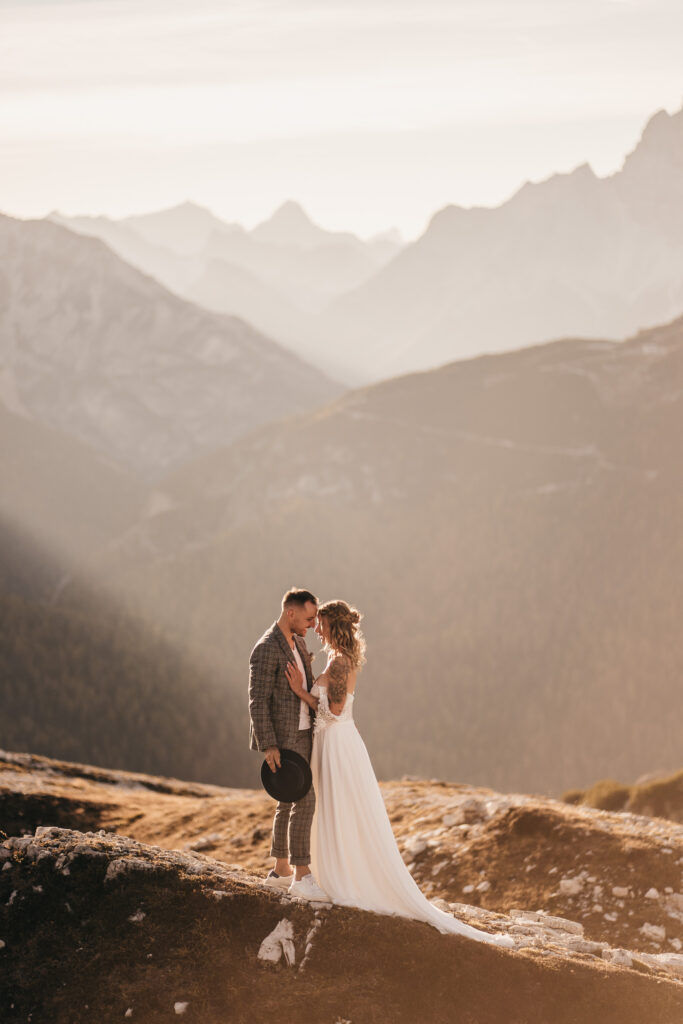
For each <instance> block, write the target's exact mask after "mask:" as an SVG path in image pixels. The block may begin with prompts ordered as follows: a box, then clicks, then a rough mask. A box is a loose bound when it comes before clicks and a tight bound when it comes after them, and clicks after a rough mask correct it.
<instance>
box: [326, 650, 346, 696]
mask: <svg viewBox="0 0 683 1024" xmlns="http://www.w3.org/2000/svg"><path fill="white" fill-rule="evenodd" d="M327 677H328V680H329V682H328V684H327V697H328V700H329V701H330V704H343V702H344V699H345V697H346V687H347V683H348V679H349V663H348V660H347V659H346V658H335V659H334V661H333V662H332V664H331V665H330V667H329V668H328V670H327Z"/></svg>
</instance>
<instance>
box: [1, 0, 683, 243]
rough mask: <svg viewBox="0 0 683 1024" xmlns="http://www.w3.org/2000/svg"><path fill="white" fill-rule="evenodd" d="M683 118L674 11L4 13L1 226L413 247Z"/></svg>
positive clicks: (520, 6)
mask: <svg viewBox="0 0 683 1024" xmlns="http://www.w3.org/2000/svg"><path fill="white" fill-rule="evenodd" d="M682 103H683V4H682V3H681V2H680V0H566V2H565V0H450V2H438V0H419V2H418V0H414V2H407V0H335V2H332V0H310V2H309V3H307V2H305V0H282V2H277V0H249V2H245V3H230V2H222V3H219V2H210V0H182V2H178V0H77V2H66V0H21V2H20V3H19V2H16V0H15V2H8V0H0V185H1V188H0V209H2V210H4V211H5V212H7V213H11V214H16V215H18V216H43V215H44V214H46V213H47V212H49V211H50V210H52V209H55V208H56V209H60V210H61V211H62V212H65V213H70V214H73V213H108V214H111V215H114V216H120V215H124V214H126V213H137V212H142V211H146V210H151V209H158V208H161V207H164V206H169V205H172V204H174V203H177V202H181V201H183V200H184V199H193V200H195V201H196V202H200V203H203V204H205V205H207V206H209V207H211V209H213V210H214V212H216V213H217V214H219V215H220V216H222V217H225V218H226V219H227V220H238V221H240V222H242V223H245V224H247V225H251V224H253V223H255V222H257V221H258V220H260V219H263V218H265V217H266V216H268V215H269V214H270V212H272V210H273V209H274V207H276V206H277V205H279V204H280V203H281V202H282V201H283V200H285V199H290V198H291V199H296V200H298V201H299V202H301V203H302V204H303V205H304V206H305V207H306V209H307V210H308V211H309V213H310V214H311V215H312V216H313V217H314V218H315V219H316V220H318V221H319V222H320V223H321V224H323V225H324V226H326V227H330V228H348V229H351V230H355V231H357V232H359V233H360V234H370V233H372V232H374V231H378V230H381V229H383V228H386V227H390V226H391V225H397V226H399V227H400V228H401V229H402V230H403V231H404V233H406V234H407V235H408V236H414V235H415V234H417V233H419V232H420V231H421V230H423V228H424V227H425V225H426V222H427V220H428V218H429V216H430V215H431V214H432V213H433V212H434V211H435V210H436V209H438V208H440V207H442V206H444V205H446V204H447V203H461V204H463V205H472V204H486V205H494V204H497V203H499V202H501V201H502V200H503V199H505V198H507V196H508V195H510V194H511V193H512V192H513V191H514V190H515V189H516V188H517V187H518V186H519V185H520V184H521V183H522V182H523V181H525V180H527V179H533V180H538V179H540V178H544V177H547V176H548V175H549V174H551V173H553V172H555V171H566V170H570V169H572V168H573V167H575V166H576V165H577V164H579V163H582V162H584V161H588V162H590V163H591V164H592V166H593V168H594V169H595V171H596V172H597V173H598V174H606V173H609V172H611V171H613V170H616V169H617V168H618V167H619V166H620V164H621V162H622V160H623V157H624V155H625V154H626V153H627V152H628V151H629V150H630V149H632V148H633V146H634V145H635V143H636V141H637V139H638V137H639V135H640V132H641V130H642V127H643V125H644V123H645V122H646V120H647V119H648V117H649V116H650V115H651V114H653V113H654V112H655V111H656V110H658V109H660V108H662V107H664V108H665V109H667V110H669V111H670V112H673V111H675V110H678V109H680V107H681V105H682Z"/></svg>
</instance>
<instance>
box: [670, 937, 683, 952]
mask: <svg viewBox="0 0 683 1024" xmlns="http://www.w3.org/2000/svg"><path fill="white" fill-rule="evenodd" d="M669 944H670V945H672V946H673V948H674V949H675V950H676V952H678V951H679V950H681V949H683V942H681V940H680V939H679V938H675V939H669Z"/></svg>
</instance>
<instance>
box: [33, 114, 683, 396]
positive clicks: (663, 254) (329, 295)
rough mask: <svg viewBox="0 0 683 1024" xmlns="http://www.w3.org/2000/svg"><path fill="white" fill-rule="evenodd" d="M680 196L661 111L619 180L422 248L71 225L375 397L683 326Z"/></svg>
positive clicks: (461, 228)
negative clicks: (490, 360) (439, 373)
mask: <svg viewBox="0 0 683 1024" xmlns="http://www.w3.org/2000/svg"><path fill="white" fill-rule="evenodd" d="M681 182H683V110H681V111H679V112H678V113H676V114H673V115H669V114H668V113H667V112H666V111H659V113H657V114H655V115H654V117H652V118H651V120H650V121H649V122H648V124H647V125H646V127H645V129H644V131H643V134H642V138H641V139H640V141H639V143H638V145H637V146H636V147H635V149H634V151H633V152H632V153H630V154H629V155H628V156H627V157H626V159H625V161H624V165H623V167H622V169H621V170H620V171H619V172H617V173H616V174H613V175H611V176H609V177H607V178H598V177H596V175H595V174H594V173H593V171H592V170H591V168H590V167H589V166H588V165H587V164H583V165H582V166H579V167H577V168H576V170H574V171H573V172H571V173H569V174H556V175H554V176H552V177H551V178H549V179H548V180H547V181H542V182H539V183H527V184H526V185H524V187H523V188H521V189H520V190H519V191H518V192H517V193H516V194H515V195H514V196H512V197H511V198H510V199H509V200H508V201H507V202H505V203H503V204H502V205H501V206H498V207H495V208H480V207H474V208H470V209H466V208H463V207H458V206H448V207H446V208H444V209H443V210H441V211H439V212H438V213H436V214H435V216H434V217H433V218H432V220H431V222H430V224H429V226H428V228H427V230H426V231H425V232H424V234H423V235H422V236H421V237H420V238H418V239H417V240H416V241H415V242H412V243H411V244H408V245H403V244H401V241H400V239H397V238H396V237H395V236H393V235H392V234H389V235H388V236H385V237H382V238H378V239H375V240H374V241H371V242H362V241H361V240H360V239H358V238H356V237H355V236H353V235H351V234H348V233H339V232H327V231H324V230H323V229H322V228H320V227H318V226H317V225H315V224H314V223H313V222H312V221H311V220H310V218H309V217H308V216H307V214H306V213H305V212H304V210H303V209H302V208H301V207H300V206H299V205H297V204H296V203H292V202H287V203H285V204H284V205H283V206H282V207H281V208H280V209H279V210H277V211H276V212H275V214H274V215H273V216H272V217H271V218H270V219H269V220H268V221H266V222H265V223H264V224H261V225H259V226H258V227H256V228H255V229H253V230H252V231H246V230H245V229H244V228H242V227H241V226H239V225H236V224H226V223H225V222H223V221H221V220H219V219H218V218H216V217H214V215H213V214H211V213H210V211H208V210H206V209H204V208H202V207H199V206H196V205H195V204H193V203H184V204H182V205H181V206H178V207H175V208H173V209H170V210H162V211H159V212H157V213H153V214H149V215H145V216H141V217H140V216H138V217H128V218H125V219H123V220H120V221H112V220H109V219H108V218H104V217H98V218H89V217H77V218H60V219H61V220H62V222H64V223H67V224H68V225H69V226H70V227H72V228H74V229H75V230H79V231H83V232H85V233H90V234H97V235H99V236H100V237H102V238H103V239H105V240H106V241H107V242H108V244H110V245H111V246H112V247H113V248H114V249H115V250H116V251H117V252H118V253H119V254H120V255H121V256H122V257H123V258H124V259H126V260H129V261H130V262H132V263H133V264H134V265H136V266H137V267H139V268H140V269H143V270H144V271H146V272H147V273H150V274H152V275H153V276H155V277H157V279H158V280H160V281H162V282H163V283H164V284H165V285H166V286H167V287H169V288H171V289H173V290H175V291H176V292H178V293H179V294H181V295H183V296H184V297H186V298H188V299H190V300H192V301H194V302H197V303H199V304H201V305H203V306H205V307H206V308H208V309H212V310H215V311H218V312H224V313H233V314H236V315H239V316H242V317H244V318H245V319H247V320H248V321H249V322H251V323H252V324H254V326H255V327H257V328H258V329H259V330H262V331H264V332H266V333H267V334H269V335H270V336H272V337H273V338H275V339H276V340H278V341H280V342H282V343H283V344H286V345H287V346H288V347H289V348H291V349H292V350H294V351H295V352H297V353H299V354H300V355H302V356H303V357H304V358H305V359H306V360H308V361H311V362H313V363H314V364H315V365H317V366H319V367H321V368H322V369H324V370H325V372H327V373H330V374H331V375H332V376H334V377H335V379H339V380H344V381H346V382H347V383H360V382H363V381H369V380H379V379H383V378H387V377H390V376H394V375H396V374H400V373H406V372H412V371H415V370H422V369H427V368H430V367H434V366H438V365H442V364H444V363H447V362H451V361H453V360H454V359H461V358H464V357H468V356H472V355H477V354H481V353H484V352H497V351H505V350H509V349H512V348H519V347H526V346H528V345H531V344H535V343H538V342H543V341H547V340H550V339H552V338H560V337H567V336H586V337H606V338H613V337H624V336H626V335H628V334H630V333H632V332H633V331H636V330H639V329H641V328H645V327H650V326H654V325H656V324H658V323H663V322H666V321H667V320H670V319H672V318H673V317H675V316H678V315H680V314H681V313H682V312H683V283H682V282H683V184H681ZM53 217H59V215H57V214H54V215H53Z"/></svg>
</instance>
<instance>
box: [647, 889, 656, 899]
mask: <svg viewBox="0 0 683 1024" xmlns="http://www.w3.org/2000/svg"><path fill="white" fill-rule="evenodd" d="M645 899H646V900H658V899H659V893H658V892H657V890H656V889H655V888H652V889H648V890H647V892H646V893H645Z"/></svg>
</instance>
